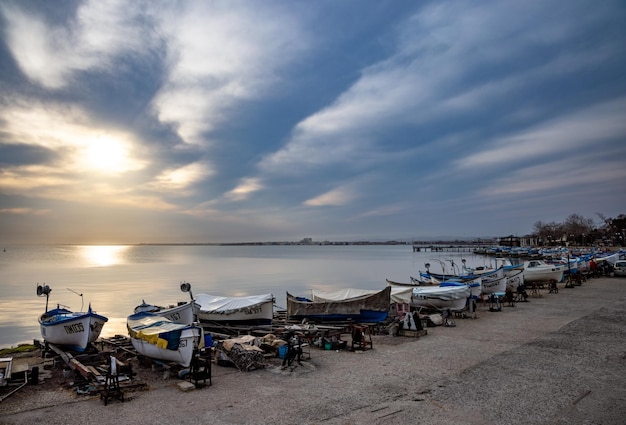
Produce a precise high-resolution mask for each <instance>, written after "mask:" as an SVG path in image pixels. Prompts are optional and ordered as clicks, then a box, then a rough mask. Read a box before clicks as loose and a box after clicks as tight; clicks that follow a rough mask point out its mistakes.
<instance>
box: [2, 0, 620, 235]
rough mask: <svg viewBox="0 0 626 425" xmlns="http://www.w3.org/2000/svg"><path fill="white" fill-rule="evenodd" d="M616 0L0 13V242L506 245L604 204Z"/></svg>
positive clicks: (10, 4)
mask: <svg viewBox="0 0 626 425" xmlns="http://www.w3.org/2000/svg"><path fill="white" fill-rule="evenodd" d="M624 22H626V4H625V3H624V2H623V1H622V0H615V1H611V0H607V1H602V2H597V1H591V0H588V1H579V0H562V1H523V2H520V1H480V2H475V1H455V0H450V1H419V2H418V1H398V0H390V1H381V0H376V1H362V0H360V1H350V0H344V1H335V0H327V1H325V0H320V1H311V2H302V1H287V0H284V1H232V0H228V1H226V0H225V1H219V0H217V1H180V2H171V1H162V2H161V1H152V0H150V1H147V0H146V1H126V0H110V1H109V0H106V1H103V0H94V1H88V0H85V1H54V2H50V1H47V0H40V1H31V0H15V1H9V0H2V1H0V34H1V35H0V37H1V43H0V103H1V104H0V240H1V241H3V242H7V241H8V242H60V243H136V242H137V243H138V242H242V241H265V240H274V241H297V240H300V239H302V238H304V237H311V238H313V239H314V240H366V239H369V240H373V239H383V240H385V239H400V238H403V239H408V240H411V239H421V238H431V237H480V236H504V235H509V234H517V235H524V234H528V233H530V232H532V230H533V224H534V223H535V222H537V221H540V220H541V221H544V222H549V221H557V222H563V221H565V219H566V218H567V217H568V216H569V215H570V214H574V213H575V214H580V215H582V216H584V217H586V218H592V219H594V220H595V221H596V222H598V223H599V222H600V220H599V217H598V216H597V214H596V213H601V214H603V215H604V216H607V217H615V216H617V215H619V214H622V213H626V189H625V187H626V25H624Z"/></svg>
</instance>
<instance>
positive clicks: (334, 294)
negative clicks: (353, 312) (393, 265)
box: [312, 288, 380, 301]
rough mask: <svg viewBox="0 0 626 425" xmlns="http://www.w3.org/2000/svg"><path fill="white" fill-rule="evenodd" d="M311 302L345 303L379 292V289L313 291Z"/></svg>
mask: <svg viewBox="0 0 626 425" xmlns="http://www.w3.org/2000/svg"><path fill="white" fill-rule="evenodd" d="M312 292H313V301H345V300H350V299H352V298H358V297H363V296H365V295H372V294H376V293H377V292H380V289H356V288H347V289H338V290H336V291H316V290H313V291H312Z"/></svg>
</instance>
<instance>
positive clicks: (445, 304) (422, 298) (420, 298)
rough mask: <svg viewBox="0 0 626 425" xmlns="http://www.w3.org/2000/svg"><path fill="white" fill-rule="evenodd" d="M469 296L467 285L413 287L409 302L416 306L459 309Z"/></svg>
mask: <svg viewBox="0 0 626 425" xmlns="http://www.w3.org/2000/svg"><path fill="white" fill-rule="evenodd" d="M470 296H471V290H470V287H469V285H462V286H440V287H434V288H428V287H418V288H414V289H413V294H412V297H411V302H412V304H413V305H414V306H416V307H426V308H433V309H436V310H446V309H450V310H453V311H460V310H463V309H464V308H465V306H466V304H467V300H468V298H469V297H470Z"/></svg>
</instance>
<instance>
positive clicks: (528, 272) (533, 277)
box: [524, 260, 564, 283]
mask: <svg viewBox="0 0 626 425" xmlns="http://www.w3.org/2000/svg"><path fill="white" fill-rule="evenodd" d="M563 271H564V270H563V267H562V266H557V265H554V264H548V263H546V262H545V261H543V260H529V261H526V262H524V281H525V282H526V283H535V282H537V283H542V282H561V281H562V280H563Z"/></svg>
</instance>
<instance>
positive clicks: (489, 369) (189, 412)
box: [0, 277, 626, 425]
mask: <svg viewBox="0 0 626 425" xmlns="http://www.w3.org/2000/svg"><path fill="white" fill-rule="evenodd" d="M529 300H530V301H529V302H527V303H516V304H515V306H514V307H513V306H507V305H504V306H503V308H502V311H500V312H491V311H489V310H488V308H487V306H482V305H479V307H478V313H477V317H476V318H475V319H469V318H468V319H460V318H457V319H456V326H454V327H443V326H439V327H435V328H428V335H426V336H423V337H419V338H409V337H393V336H389V335H375V336H374V337H373V349H371V350H366V351H365V352H361V351H356V352H350V351H340V352H337V351H332V350H329V351H326V350H318V349H317V348H313V349H312V350H311V359H310V360H308V361H303V362H302V365H297V364H296V363H294V366H297V367H294V368H287V369H281V368H280V364H279V363H277V362H275V363H272V364H270V365H269V366H268V367H267V368H265V369H262V370H255V371H251V372H240V371H239V370H237V369H233V368H226V367H220V366H214V367H213V380H212V381H213V385H212V386H210V387H205V388H201V389H196V390H193V391H190V392H182V391H181V390H180V388H179V387H178V385H177V384H178V382H179V381H178V380H177V379H174V378H171V379H169V380H164V379H163V378H162V376H161V374H160V373H158V372H152V376H149V378H150V383H149V390H147V391H136V392H130V393H128V394H126V401H125V402H123V403H121V402H119V401H113V402H111V403H109V404H108V405H107V406H104V404H103V403H102V402H101V401H100V399H99V397H84V396H77V395H75V394H73V393H72V392H71V391H70V390H68V389H65V388H63V387H61V386H58V387H50V386H49V385H48V386H47V387H46V388H45V389H38V388H34V389H33V388H31V389H29V390H28V391H24V392H20V393H17V394H15V395H13V396H12V397H11V398H9V399H7V400H5V401H3V402H2V403H0V424H29V425H30V424H33V423H37V422H41V423H47V424H51V425H54V424H68V423H77V422H79V423H81V425H89V424H94V425H95V424H110V423H119V424H135V425H141V424H146V425H148V424H149V425H154V424H208V423H211V424H333V425H334V424H337V425H339V424H407V423H419V424H444V425H445V424H503V423H506V424H555V425H557V424H559V425H560V424H604V425H610V424H623V423H624V418H626V385H625V383H626V315H625V312H626V278H619V277H603V278H595V279H590V280H587V281H586V282H585V283H583V285H581V286H577V287H574V288H562V287H561V288H560V290H559V293H558V294H552V293H548V291H547V290H543V291H541V293H540V296H537V297H531V298H529ZM141 375H142V377H143V376H144V375H151V371H150V370H147V371H141Z"/></svg>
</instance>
